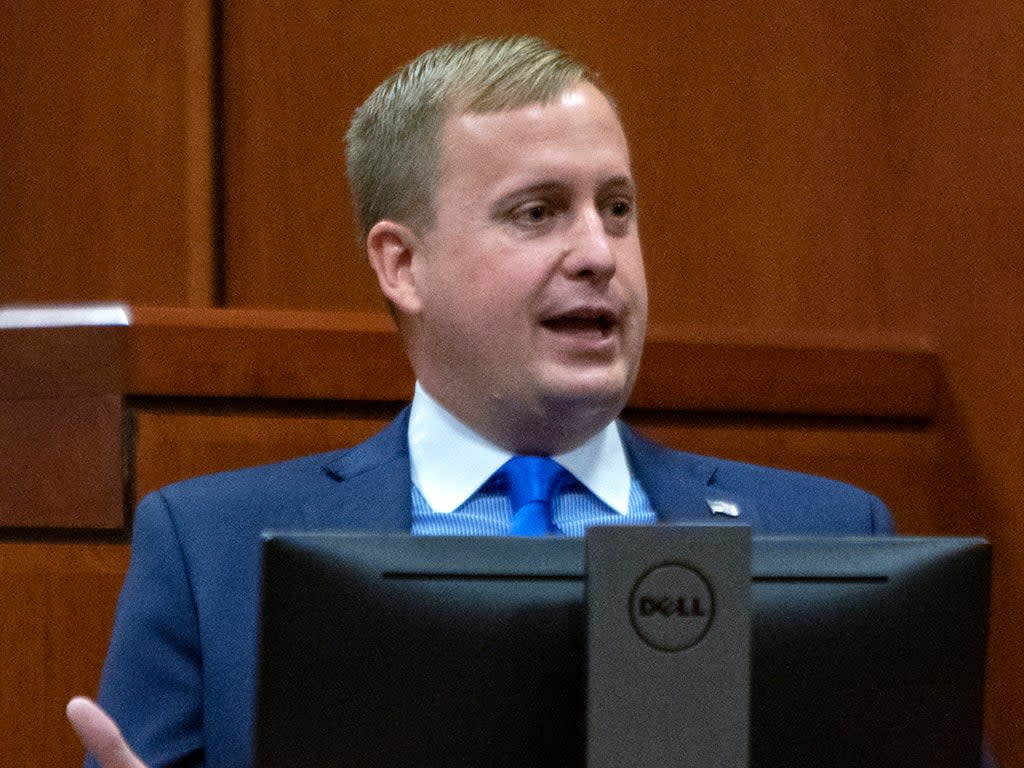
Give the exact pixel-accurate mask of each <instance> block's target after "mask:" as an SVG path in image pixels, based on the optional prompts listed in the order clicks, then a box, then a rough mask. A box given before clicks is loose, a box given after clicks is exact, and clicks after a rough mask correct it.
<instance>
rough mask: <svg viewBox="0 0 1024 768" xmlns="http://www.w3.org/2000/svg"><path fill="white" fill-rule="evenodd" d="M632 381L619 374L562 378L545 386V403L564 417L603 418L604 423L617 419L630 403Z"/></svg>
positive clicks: (596, 373) (607, 373)
mask: <svg viewBox="0 0 1024 768" xmlns="http://www.w3.org/2000/svg"><path fill="white" fill-rule="evenodd" d="M631 387H632V380H631V379H627V377H625V376H623V375H622V374H620V373H611V372H587V374H586V375H580V374H579V373H577V374H576V375H573V376H561V377H557V378H553V379H551V380H549V381H548V382H546V386H544V388H543V391H544V399H545V401H546V402H548V403H549V404H550V405H551V406H552V407H554V408H557V409H558V411H559V412H560V413H561V414H563V416H568V415H570V414H579V415H584V414H586V415H587V416H588V417H590V418H593V417H594V416H595V414H596V415H598V416H600V415H601V414H606V415H607V418H606V421H611V420H612V419H614V418H616V417H617V416H618V415H619V412H620V411H621V410H622V409H623V407H625V405H626V401H627V400H628V399H629V391H630V389H631Z"/></svg>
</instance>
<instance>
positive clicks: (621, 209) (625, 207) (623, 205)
mask: <svg viewBox="0 0 1024 768" xmlns="http://www.w3.org/2000/svg"><path fill="white" fill-rule="evenodd" d="M608 212H609V213H610V214H611V215H612V216H614V217H616V218H619V219H621V218H625V217H626V216H629V215H630V214H631V213H632V212H633V205H632V203H630V202H629V201H628V200H614V201H612V203H611V204H610V205H609V206H608Z"/></svg>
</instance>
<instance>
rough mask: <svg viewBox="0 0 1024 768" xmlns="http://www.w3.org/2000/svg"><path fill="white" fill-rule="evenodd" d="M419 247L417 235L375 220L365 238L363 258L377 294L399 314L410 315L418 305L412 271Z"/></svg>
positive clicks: (390, 222) (417, 309)
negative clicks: (377, 288) (371, 274)
mask: <svg viewBox="0 0 1024 768" xmlns="http://www.w3.org/2000/svg"><path fill="white" fill-rule="evenodd" d="M419 247H420V241H419V238H418V237H417V236H416V233H414V232H413V231H412V230H411V229H410V228H409V227H407V226H406V225H404V224H399V223H397V222H394V221H387V220H385V221H378V222H377V223H376V224H374V225H373V227H372V228H371V229H370V231H369V233H368V234H367V235H366V255H367V257H368V258H369V260H370V266H371V267H373V271H374V272H376V273H377V282H378V284H379V285H380V291H381V293H383V294H384V298H385V299H387V300H388V302H389V303H390V304H391V305H392V306H393V307H394V308H395V309H396V310H397V311H398V312H399V313H401V314H413V313H415V312H418V311H419V309H420V306H421V302H420V296H419V291H418V287H417V285H416V279H415V275H414V270H413V268H412V266H413V259H414V258H416V257H417V255H418V249H419Z"/></svg>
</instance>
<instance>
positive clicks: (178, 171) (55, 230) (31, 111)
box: [0, 0, 213, 305]
mask: <svg viewBox="0 0 1024 768" xmlns="http://www.w3.org/2000/svg"><path fill="white" fill-rule="evenodd" d="M207 6H208V4H207V3H204V2H200V1H199V0H165V1H161V2H156V3H147V4H128V5H125V4H123V3H120V2H115V1H114V0H85V2H81V3H56V2H28V3H22V2H13V1H12V0H4V1H3V2H2V3H0V38H2V39H3V45H2V46H0V135H2V136H3V161H2V162H0V212H2V213H0V263H2V266H3V279H2V280H0V302H5V301H36V302H38V301H82V300H109V299H120V300H134V301H150V302H164V303H181V304H200V305H201V304H208V303H209V302H210V301H211V300H212V296H211V290H212V279H211V278H212V275H213V252H212V243H213V239H212V226H213V222H212V208H211V203H212V186H211V184H212V179H211V172H210V170H211V167H212V163H211V127H210V109H211V90H210V82H211V77H212V71H211V66H210V49H209V40H210V20H209V12H208V10H207Z"/></svg>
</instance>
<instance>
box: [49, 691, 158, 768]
mask: <svg viewBox="0 0 1024 768" xmlns="http://www.w3.org/2000/svg"><path fill="white" fill-rule="evenodd" d="M67 715H68V720H70V721H71V727H72V728H74V729H75V733H77V734H78V738H79V740H80V741H81V742H82V746H83V747H85V751H86V752H89V753H90V754H91V755H92V756H93V757H95V758H96V760H97V761H99V764H100V765H101V766H102V768H146V766H145V765H144V764H143V762H142V761H141V760H139V758H138V757H136V755H135V753H134V752H132V750H131V747H129V746H128V743H127V742H126V741H125V740H124V736H122V735H121V730H120V729H119V728H118V727H117V723H115V722H114V721H113V720H111V719H110V716H109V715H108V714H107V713H106V712H104V711H103V710H102V709H100V708H99V707H98V706H97V705H96V703H95V702H93V701H91V700H89V699H86V698H84V697H82V696H76V697H75V698H73V699H72V700H71V701H69V702H68V707H67Z"/></svg>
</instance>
